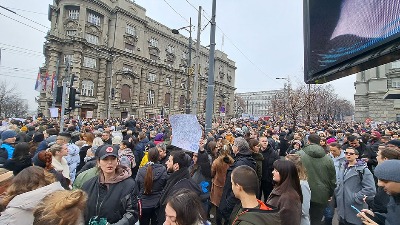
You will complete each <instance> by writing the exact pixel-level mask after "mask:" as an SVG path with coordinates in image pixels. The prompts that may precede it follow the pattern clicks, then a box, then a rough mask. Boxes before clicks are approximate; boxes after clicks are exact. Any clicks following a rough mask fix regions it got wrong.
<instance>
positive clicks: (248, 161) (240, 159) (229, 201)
mask: <svg viewBox="0 0 400 225" xmlns="http://www.w3.org/2000/svg"><path fill="white" fill-rule="evenodd" d="M234 159H235V162H234V163H233V165H232V166H230V167H229V169H228V171H227V173H226V180H225V185H224V190H223V192H222V197H221V202H220V203H219V210H220V212H221V213H222V216H223V217H224V218H225V219H229V217H230V215H231V213H232V210H233V208H234V207H235V205H236V204H237V203H239V199H237V198H236V197H235V195H234V194H233V191H232V183H231V174H232V171H233V170H234V169H235V168H236V167H238V166H242V165H246V166H250V167H251V168H253V169H254V170H255V169H256V162H255V161H254V159H253V157H251V152H249V153H248V154H242V153H238V154H236V156H235V157H234Z"/></svg>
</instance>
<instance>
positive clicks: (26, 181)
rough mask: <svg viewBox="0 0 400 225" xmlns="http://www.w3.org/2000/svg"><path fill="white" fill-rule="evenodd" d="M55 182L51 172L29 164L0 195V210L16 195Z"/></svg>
mask: <svg viewBox="0 0 400 225" xmlns="http://www.w3.org/2000/svg"><path fill="white" fill-rule="evenodd" d="M54 182H56V178H55V177H54V175H53V174H51V173H49V172H47V171H45V170H44V169H43V168H42V167H39V166H30V167H27V168H25V169H23V170H22V171H21V172H19V173H18V174H17V175H16V176H15V177H14V178H13V179H12V183H11V185H10V186H9V187H8V188H7V190H6V192H5V194H3V196H2V201H1V204H0V206H1V211H3V210H4V209H5V207H6V206H7V205H8V203H10V201H11V200H12V199H13V198H14V197H15V196H17V195H20V194H23V193H26V192H29V191H33V190H36V189H38V188H41V187H44V186H47V185H49V184H52V183H54Z"/></svg>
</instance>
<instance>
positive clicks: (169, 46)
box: [167, 45, 175, 54]
mask: <svg viewBox="0 0 400 225" xmlns="http://www.w3.org/2000/svg"><path fill="white" fill-rule="evenodd" d="M174 51H175V48H174V46H171V45H168V47H167V52H168V53H170V54H173V53H174Z"/></svg>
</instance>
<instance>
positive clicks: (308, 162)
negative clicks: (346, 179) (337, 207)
mask: <svg viewBox="0 0 400 225" xmlns="http://www.w3.org/2000/svg"><path fill="white" fill-rule="evenodd" d="M298 154H300V156H301V162H302V163H303V165H304V167H305V168H306V170H307V176H308V184H309V185H310V189H311V202H315V203H319V204H327V203H328V200H329V198H330V197H332V196H333V191H334V190H335V187H336V172H335V166H334V165H333V161H332V159H331V158H330V157H329V155H327V154H326V153H325V151H324V149H323V148H322V147H321V146H319V145H317V144H310V145H307V146H306V147H304V148H303V149H302V150H301V151H298Z"/></svg>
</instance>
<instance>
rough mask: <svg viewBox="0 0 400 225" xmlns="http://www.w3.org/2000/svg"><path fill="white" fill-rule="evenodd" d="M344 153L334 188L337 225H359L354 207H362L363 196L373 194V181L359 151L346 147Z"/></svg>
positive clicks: (359, 220) (363, 204) (360, 222)
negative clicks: (344, 157) (344, 158)
mask: <svg viewBox="0 0 400 225" xmlns="http://www.w3.org/2000/svg"><path fill="white" fill-rule="evenodd" d="M344 154H345V156H346V162H345V163H344V164H343V165H342V166H341V168H340V170H339V172H338V179H337V187H336V189H335V198H336V203H337V213H338V217H339V225H361V224H362V221H361V219H360V218H358V217H357V212H355V211H354V208H356V209H362V208H364V206H366V204H365V203H364V200H363V198H364V196H374V195H375V192H376V190H375V181H374V177H373V175H372V173H371V171H370V170H369V169H368V167H367V164H366V163H365V162H364V161H362V160H360V159H358V156H359V152H358V151H357V150H356V149H355V148H352V147H348V148H346V150H345V151H344Z"/></svg>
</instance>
